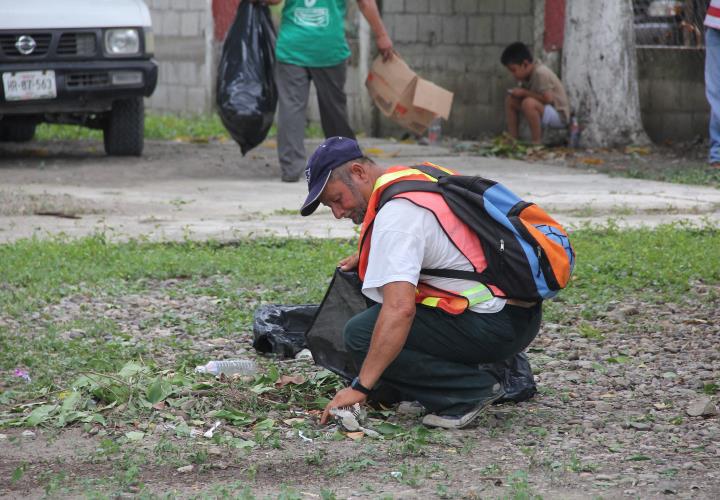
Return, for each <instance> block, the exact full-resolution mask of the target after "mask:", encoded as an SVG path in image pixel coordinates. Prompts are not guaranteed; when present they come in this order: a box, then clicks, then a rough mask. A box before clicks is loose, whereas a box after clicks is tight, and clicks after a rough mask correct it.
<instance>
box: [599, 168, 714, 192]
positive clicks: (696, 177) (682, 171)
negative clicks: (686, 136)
mask: <svg viewBox="0 0 720 500" xmlns="http://www.w3.org/2000/svg"><path fill="white" fill-rule="evenodd" d="M610 173H611V175H612V174H614V175H622V176H625V177H631V178H633V179H652V180H656V181H665V182H673V183H676V184H696V185H700V186H713V187H720V169H717V168H708V166H707V165H706V164H705V163H704V162H688V163H681V164H673V165H672V166H670V167H665V168H653V169H648V168H632V167H631V168H629V169H627V170H617V171H615V170H614V171H611V172H610Z"/></svg>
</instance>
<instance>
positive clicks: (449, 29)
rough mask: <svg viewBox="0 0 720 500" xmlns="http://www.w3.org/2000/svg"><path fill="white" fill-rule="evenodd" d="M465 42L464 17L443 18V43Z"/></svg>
mask: <svg viewBox="0 0 720 500" xmlns="http://www.w3.org/2000/svg"><path fill="white" fill-rule="evenodd" d="M466 42H467V20H466V19H465V16H458V15H456V16H446V17H443V43H448V44H452V43H460V44H464V43H466Z"/></svg>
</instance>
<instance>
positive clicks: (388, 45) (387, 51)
mask: <svg viewBox="0 0 720 500" xmlns="http://www.w3.org/2000/svg"><path fill="white" fill-rule="evenodd" d="M375 44H376V45H377V48H378V51H379V52H380V54H382V58H383V62H387V61H388V60H390V59H391V58H392V56H393V53H394V51H393V43H392V40H390V36H389V35H388V34H387V33H383V34H381V35H380V36H378V37H377V38H375Z"/></svg>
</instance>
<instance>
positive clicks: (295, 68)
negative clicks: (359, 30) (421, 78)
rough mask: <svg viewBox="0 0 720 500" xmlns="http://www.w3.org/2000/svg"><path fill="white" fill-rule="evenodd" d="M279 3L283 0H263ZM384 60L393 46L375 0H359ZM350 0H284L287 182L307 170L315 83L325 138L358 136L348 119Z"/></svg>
mask: <svg viewBox="0 0 720 500" xmlns="http://www.w3.org/2000/svg"><path fill="white" fill-rule="evenodd" d="M264 1H265V3H268V4H273V5H275V4H279V3H280V2H281V1H282V0H264ZM357 3H358V8H359V10H360V12H361V13H362V14H363V16H364V17H365V19H367V21H368V23H369V24H370V28H371V29H372V31H373V33H374V34H375V43H376V45H377V48H378V50H379V51H380V53H381V54H382V55H383V58H384V59H385V60H388V59H389V58H390V57H392V53H393V44H392V41H391V40H390V36H388V33H387V30H386V29H385V25H384V24H383V22H382V18H381V17H380V12H379V10H378V7H377V3H376V2H375V0H357ZM345 13H346V4H345V0H285V5H284V6H283V10H282V20H281V23H280V33H279V35H278V39H277V46H276V47H275V53H276V56H277V66H276V82H277V87H278V135H277V142H278V160H279V162H280V169H281V172H282V180H283V181H284V182H297V181H298V180H299V179H300V176H301V174H302V173H303V172H304V171H305V163H306V159H305V146H304V144H303V141H304V139H305V113H306V109H307V103H308V97H309V93H310V81H312V82H313V83H314V84H315V88H316V90H317V97H318V105H319V108H320V121H321V123H322V128H323V133H324V134H325V137H326V138H327V137H332V136H344V137H353V138H354V137H355V134H354V132H353V130H352V128H351V127H350V124H349V123H348V117H347V97H346V95H345V89H344V87H345V72H346V61H347V59H348V57H350V48H349V47H348V44H347V40H346V39H345Z"/></svg>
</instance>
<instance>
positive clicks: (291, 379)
mask: <svg viewBox="0 0 720 500" xmlns="http://www.w3.org/2000/svg"><path fill="white" fill-rule="evenodd" d="M304 383H305V376H304V375H283V376H281V377H280V379H279V380H278V381H277V382H275V387H277V388H278V389H279V388H281V387H285V386H286V385H288V384H296V385H300V384H304Z"/></svg>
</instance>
